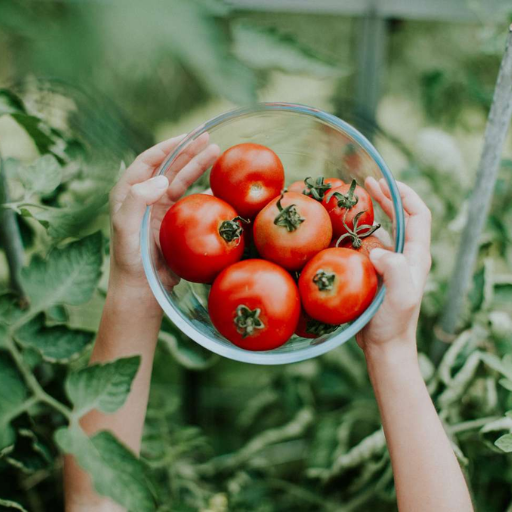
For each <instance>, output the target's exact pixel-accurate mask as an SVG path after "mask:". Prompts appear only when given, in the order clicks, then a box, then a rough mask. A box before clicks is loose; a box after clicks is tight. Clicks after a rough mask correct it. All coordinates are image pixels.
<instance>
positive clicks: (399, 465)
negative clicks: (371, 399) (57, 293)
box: [64, 138, 473, 512]
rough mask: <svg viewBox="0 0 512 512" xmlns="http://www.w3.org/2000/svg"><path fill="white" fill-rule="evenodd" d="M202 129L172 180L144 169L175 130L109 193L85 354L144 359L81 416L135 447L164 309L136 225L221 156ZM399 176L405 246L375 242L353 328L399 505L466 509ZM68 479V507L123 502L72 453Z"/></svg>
mask: <svg viewBox="0 0 512 512" xmlns="http://www.w3.org/2000/svg"><path fill="white" fill-rule="evenodd" d="M205 139H206V140H203V141H202V142H201V144H197V145H196V147H195V149H194V151H189V152H188V153H187V154H186V155H184V156H183V158H182V159H181V163H180V165H179V166H177V167H176V174H175V175H174V176H171V177H170V179H169V182H170V185H169V183H164V182H162V181H161V180H158V181H149V179H150V178H151V176H152V175H153V174H154V172H155V170H156V168H157V167H158V165H159V164H160V163H161V162H162V161H163V159H164V158H165V157H166V156H167V155H168V154H169V153H170V152H171V151H172V150H173V148H174V147H175V146H176V144H177V143H178V142H179V138H178V139H170V140H169V141H165V142H163V143H161V144H159V145H158V146H156V147H154V148H151V149H149V150H148V151H146V152H145V153H143V155H141V156H139V157H138V158H137V160H136V161H135V162H134V163H133V164H132V165H131V166H130V167H129V168H128V169H127V170H126V172H125V174H124V175H123V177H122V178H121V180H120V182H119V184H118V185H117V186H116V188H115V189H114V191H113V193H112V195H111V204H112V216H113V236H112V245H111V247H112V259H111V270H110V281H109V289H108V294H107V300H106V303H105V308H104V312H103V318H102V321H101V326H100V331H99V333H98V338H97V340H96V345H95V348H94V352H93V356H92V359H91V362H97V361H110V360H113V359H116V358H118V357H123V356H129V355H133V354H139V355H141V357H142V367H141V369H140V370H139V373H138V375H137V377H136V379H135V381H134V383H133V386H132V391H131V394H130V396H129V398H128V400H127V402H126V403H125V405H124V406H123V407H122V408H121V409H120V410H119V411H117V412H116V413H114V414H110V415H105V414H100V413H98V412H96V411H93V412H91V413H89V414H88V415H86V416H85V418H84V419H83V420H82V426H83V428H84V429H85V431H86V432H87V433H89V434H92V433H93V432H95V431H97V430H104V429H107V430H110V431H111V432H113V433H114V434H115V435H116V436H118V437H120V438H121V439H122V440H123V441H124V443H125V444H126V445H127V446H129V447H130V448H131V449H132V450H133V451H134V452H136V453H138V451H139V449H140V440H141V433H142V427H143V424H144V416H145V413H146V407H147V398H148V392H149V384H150V376H151V367H152V362H153V356H154V349H155V345H156V340H157V336H158V330H159V327H160V322H161V317H162V312H161V310H160V308H159V306H158V304H157V302H156V301H155V299H154V298H153V296H152V293H151V290H150V289H149V286H148V285H147V282H146V278H145V276H144V271H143V268H142V262H141V258H140V246H139V230H140V225H141V221H142V217H143V215H144V211H145V208H146V205H148V204H152V203H154V202H155V201H157V200H158V199H159V198H161V197H165V198H166V200H167V198H169V199H168V200H169V201H170V202H171V201H172V199H171V198H173V197H174V198H175V199H174V201H175V200H177V199H178V198H179V197H180V196H181V195H182V194H183V193H184V191H185V190H186V188H187V187H188V186H189V185H190V184H191V183H193V182H194V181H195V179H197V177H198V176H199V175H201V173H202V172H204V170H205V169H206V168H207V167H208V165H210V164H208V162H209V161H211V160H212V159H213V160H215V159H216V158H217V156H218V153H219V150H218V148H216V147H215V146H208V140H207V138H205ZM194 153H196V154H197V156H195V157H194ZM192 157H194V158H193V160H192V161H190V159H191V158H192ZM188 161H189V162H188ZM160 184H161V185H163V186H160ZM365 185H366V187H367V189H368V191H369V192H370V193H371V195H372V197H373V199H374V200H375V201H377V202H378V203H379V204H380V205H381V207H382V208H383V209H384V211H385V212H386V213H388V215H390V216H392V212H393V210H392V203H391V201H390V199H389V191H388V190H387V187H386V185H385V184H384V183H378V182H376V181H375V180H373V179H369V180H367V181H366V183H365ZM398 186H399V189H400V194H401V195H402V201H403V204H404V208H405V211H406V215H407V230H406V241H405V252H404V254H403V255H402V254H394V253H392V252H390V251H386V250H379V249H375V250H373V251H372V253H371V260H372V262H373V264H374V266H375V268H376V270H377V272H378V273H379V274H380V275H381V276H382V278H383V280H384V283H385V285H386V289H387V293H386V296H385V299H384V302H383V304H382V306H381V308H380V309H379V311H378V312H377V314H376V315H375V316H374V317H373V319H372V320H371V322H370V323H369V324H368V325H367V326H366V327H365V329H364V330H363V331H362V332H360V333H359V334H358V336H357V342H358V344H359V346H360V347H361V348H362V349H363V351H364V354H365V357H366V361H367V365H368V371H369V374H370V378H371V382H372V384H373V387H374V390H375V396H376V398H377V402H378V405H379V409H380V412H381V417H382V423H383V425H384V432H385V435H386V439H387V442H388V447H389V452H390V456H391V462H392V465H393V472H394V476H395V485H396V490H397V499H398V507H399V510H400V512H453V511H457V512H472V511H473V507H472V504H471V500H470V497H469V492H468V489H467V486H466V483H465V481H464V477H463V475H462V471H461V469H460V467H459V465H458V463H457V460H456V458H455V455H454V453H453V450H452V448H451V445H450V442H449V440H448V437H447V436H446V433H445V431H444V429H443V425H442V423H441V421H440V419H439V417H438V415H437V413H436V410H435V408H434V406H433V404H432V400H431V399H430V396H429V394H428V391H427V388H426V386H425V383H424V382H423V379H422V377H421V373H420V369H419V365H418V359H417V351H416V337H415V333H416V327H417V320H418V314H419V310H420V304H421V298H422V295H423V289H424V287H425V282H426V279H427V276H428V272H429V269H430V212H429V210H428V208H427V207H426V206H425V204H424V203H423V202H422V200H421V199H420V198H419V197H418V196H417V194H416V193H415V192H414V191H412V190H411V189H410V188H409V187H407V186H405V185H403V184H399V185H398ZM164 213H165V212H162V217H163V214H164ZM160 220H161V219H160ZM157 227H158V226H157ZM156 235H158V229H156ZM64 484H65V495H66V510H67V511H68V512H82V511H90V510H94V511H100V512H101V511H118V510H122V509H121V508H119V507H118V506H117V505H115V504H113V503H112V502H111V501H110V500H106V499H104V498H102V497H99V496H98V495H97V494H96V493H95V492H94V490H93V489H92V487H91V484H90V478H89V476H88V475H87V474H86V473H84V472H83V471H81V470H80V469H79V468H78V466H76V464H75V463H74V461H73V459H72V458H71V457H67V458H66V460H65V464H64Z"/></svg>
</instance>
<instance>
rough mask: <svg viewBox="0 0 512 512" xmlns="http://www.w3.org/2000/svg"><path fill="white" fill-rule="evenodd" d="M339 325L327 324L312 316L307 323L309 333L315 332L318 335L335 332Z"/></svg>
mask: <svg viewBox="0 0 512 512" xmlns="http://www.w3.org/2000/svg"><path fill="white" fill-rule="evenodd" d="M338 327H339V325H332V324H326V323H324V322H320V321H319V320H315V319H314V318H312V319H311V320H308V322H307V323H306V332H307V333H308V334H315V335H316V336H323V335H324V334H330V333H331V332H334V331H335V330H336V329H337V328H338Z"/></svg>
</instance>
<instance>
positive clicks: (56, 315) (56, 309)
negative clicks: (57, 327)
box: [45, 304, 69, 324]
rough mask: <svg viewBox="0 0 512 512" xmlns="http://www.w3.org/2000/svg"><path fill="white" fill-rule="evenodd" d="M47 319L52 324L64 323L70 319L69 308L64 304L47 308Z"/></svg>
mask: <svg viewBox="0 0 512 512" xmlns="http://www.w3.org/2000/svg"><path fill="white" fill-rule="evenodd" d="M45 313H46V319H47V321H48V322H49V323H51V324H64V323H66V322H67V321H68V320H69V314H68V311H67V309H66V308H65V307H64V306H62V305H59V304H57V305H55V306H52V307H50V308H48V309H47V310H46V312H45Z"/></svg>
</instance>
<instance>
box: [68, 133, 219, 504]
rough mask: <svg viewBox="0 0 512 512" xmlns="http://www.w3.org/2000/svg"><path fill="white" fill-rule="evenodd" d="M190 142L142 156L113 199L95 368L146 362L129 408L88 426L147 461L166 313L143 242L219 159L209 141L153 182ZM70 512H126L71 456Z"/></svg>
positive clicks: (94, 418)
mask: <svg viewBox="0 0 512 512" xmlns="http://www.w3.org/2000/svg"><path fill="white" fill-rule="evenodd" d="M181 139H182V137H176V138H174V139H170V140H167V141H164V142H162V143H160V144H158V145H157V146H154V147H153V148H151V149H149V150H147V151H146V152H144V153H143V154H142V155H140V156H139V157H138V158H137V159H136V160H135V161H134V163H133V164H132V165H131V166H130V167H129V168H128V169H127V170H126V171H125V173H124V174H123V176H122V178H121V179H120V180H119V183H118V184H117V185H116V186H115V187H114V189H113V190H112V193H111V196H110V203H111V217H112V242H111V265H110V278H109V286H108V293H107V298H106V301H105V307H104V309H103V315H102V318H101V323H100V328H99V331H98V337H97V339H96V343H95V346H94V350H93V353H92V356H91V361H90V363H98V362H106V361H112V360H114V359H118V358H120V357H128V356H132V355H140V356H141V365H140V368H139V371H138V373H137V376H136V377H135V379H134V381H133V384H132V389H131V392H130V395H129V397H128V399H127V401H126V403H125V404H124V406H123V407H122V408H121V409H120V410H119V411H117V412H116V413H114V414H103V413H100V412H98V411H91V412H90V413H88V414H87V415H85V416H84V417H83V418H82V420H81V426H82V428H83V429H84V431H85V432H86V433H87V434H89V435H92V434H94V433H95V432H96V431H99V430H109V431H111V432H112V433H113V434H115V435H116V437H118V438H119V439H120V440H121V441H122V442H123V443H124V444H125V445H126V446H128V447H129V448H131V449H132V450H133V451H134V452H135V453H139V451H140V444H141V438H142V429H143V426H144V418H145V416H146V408H147V403H148V396H149V386H150V381H151V372H152V367H153V357H154V353H155V347H156V342H157V338H158V332H159V330H160V323H161V321H162V311H161V309H160V307H159V305H158V303H157V302H156V300H155V299H154V297H153V294H152V293H151V290H150V288H149V285H148V283H147V280H146V277H145V275H144V270H143V268H142V260H141V255H140V246H139V234H140V225H141V222H142V217H143V215H144V212H145V210H146V207H147V206H148V205H150V204H153V203H155V202H156V201H158V200H159V199H161V198H164V199H163V201H167V204H166V206H167V207H170V206H171V205H172V203H173V201H175V200H177V199H178V198H179V197H180V196H181V195H182V194H183V193H184V192H185V190H186V189H187V188H188V186H190V185H191V184H192V183H193V182H194V181H195V180H196V179H197V178H198V177H199V176H200V175H201V174H202V173H203V172H204V171H205V170H206V169H207V168H208V167H209V166H210V165H211V164H212V163H213V161H215V159H216V158H217V156H218V153H219V149H218V147H217V146H215V145H211V144H210V145H209V144H208V136H207V135H206V134H205V135H203V136H201V137H200V138H199V139H198V140H197V141H196V142H194V143H192V144H191V145H190V149H189V150H187V152H188V153H187V154H184V155H183V156H180V168H179V169H175V170H174V172H173V175H172V176H169V178H164V177H157V178H153V179H151V176H152V175H153V174H154V172H155V170H156V169H157V167H158V166H159V165H160V164H161V163H162V161H163V160H164V158H165V157H166V156H167V155H168V154H169V153H170V152H171V151H172V150H173V149H174V148H175V147H176V146H177V145H178V143H179V142H180V140H181ZM64 488H65V501H66V510H67V511H68V512H82V511H90V510H95V511H102V510H105V511H109V512H110V511H117V510H122V508H121V507H119V506H118V505H116V504H115V503H113V502H112V501H111V500H109V499H107V498H104V497H101V496H98V495H97V494H96V493H95V491H94V489H93V488H92V484H91V480H90V477H89V475H88V474H87V473H85V472H84V471H82V470H81V469H80V467H79V466H78V465H77V464H76V462H75V460H74V459H73V457H71V456H68V457H66V459H65V463H64Z"/></svg>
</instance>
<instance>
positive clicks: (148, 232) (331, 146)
mask: <svg viewBox="0 0 512 512" xmlns="http://www.w3.org/2000/svg"><path fill="white" fill-rule="evenodd" d="M204 132H208V133H209V135H210V142H213V143H216V144H218V145H219V147H220V149H221V151H225V150H226V149H228V148H229V147H231V146H234V145H236V144H240V143H243V142H254V143H258V144H262V145H264V146H268V147H269V148H271V149H272V150H273V151H275V152H276V153H277V155H278V156H279V158H280V159H281V161H282V162H283V165H284V169H285V174H286V185H289V184H290V183H292V182H293V181H296V180H303V179H304V178H306V177H308V176H312V177H313V178H315V177H317V176H325V177H326V178H327V177H339V178H341V179H343V180H344V181H345V182H347V183H349V182H350V181H351V179H352V178H354V179H356V180H357V183H358V184H359V185H360V186H364V183H365V179H366V178H367V177H370V176H373V177H374V178H376V179H377V180H379V179H381V178H384V179H385V180H386V182H387V184H388V185H389V189H390V191H391V196H392V200H393V209H394V215H393V219H389V218H388V216H387V215H386V214H385V213H384V212H383V211H382V209H381V208H380V207H379V205H378V204H376V203H375V221H376V222H379V223H380V224H381V226H382V227H381V228H380V229H379V230H377V232H376V234H378V233H379V232H380V237H381V238H382V237H384V238H387V241H386V242H387V245H389V246H391V247H394V249H395V251H397V252H402V250H403V245H404V228H405V220H404V212H403V209H402V203H401V199H400V194H399V192H398V189H397V186H396V183H395V180H394V179H393V176H392V174H391V172H390V170H389V169H388V167H387V166H386V164H385V163H384V160H383V159H382V157H381V156H380V155H379V153H378V152H377V150H376V149H375V148H374V147H373V145H372V144H371V143H370V142H369V141H368V140H367V139H366V138H365V137H364V136H363V135H362V134H361V133H359V132H358V131H357V130H356V129H355V128H353V127H352V126H350V125H349V124H347V123H346V122H344V121H342V120H341V119H339V118H337V117H335V116H333V115H331V114H328V113H326V112H323V111H321V110H318V109H316V108H312V107H306V106H303V105H296V104H289V103H261V104H257V105H254V106H251V107H247V108H240V109H236V110H233V111H230V112H227V113H225V114H221V115H219V116H218V117H216V118H214V119H212V120H211V121H208V122H207V123H205V124H203V125H202V126H199V127H198V128H196V129H195V130H194V131H192V132H191V133H189V134H188V135H187V136H186V137H185V139H183V141H182V142H181V143H180V145H179V146H178V147H177V148H176V150H175V151H174V152H173V153H172V154H171V155H169V157H168V158H167V159H166V160H165V162H164V163H163V164H162V166H161V167H160V169H159V171H158V173H159V174H166V173H167V172H169V170H170V169H172V166H173V164H174V163H175V162H176V159H177V158H178V156H179V155H180V153H181V152H182V151H183V150H184V149H185V148H186V147H187V146H188V145H189V144H190V143H191V142H192V141H194V140H195V139H197V137H199V136H200V135H201V134H203V133H204ZM208 183H209V170H208V172H207V173H206V174H205V175H204V176H203V177H202V178H201V180H200V182H199V183H198V184H196V185H197V186H196V187H195V189H194V191H196V192H197V191H199V190H201V189H202V190H204V189H207V188H208V187H209V184H208ZM152 208H153V207H149V208H148V209H147V211H146V214H145V216H144V220H143V224H142V231H141V250H142V259H143V264H144V269H145V272H146V275H147V278H148V281H149V284H150V286H151V289H152V291H153V293H154V295H155V297H156V299H157V300H158V302H159V303H160V306H161V307H162V308H163V310H164V312H165V314H166V315H167V316H168V317H169V318H170V319H171V320H172V321H173V322H174V324H176V326H177V327H178V328H179V329H180V330H181V331H182V332H183V333H185V334H186V335H187V336H189V337H190V338H191V339H192V340H194V341H195V342H197V343H199V344H200V345H202V346H203V347H205V348H207V349H209V350H211V351H212V352H215V353H217V354H220V355H221V356H224V357H228V358H230V359H234V360H236V361H242V362H245V363H254V364H285V363H294V362H298V361H304V360H305V359H310V358H312V357H316V356H318V355H320V354H323V353H325V352H328V351H329V350H332V349H333V348H335V347H338V346H339V345H341V344H342V343H345V342H346V341H348V340H349V339H351V338H352V337H353V336H354V335H355V334H356V333H358V332H359V331H360V330H361V329H362V328H363V327H364V326H365V325H366V324H367V323H368V321H369V320H370V319H371V318H372V316H373V315H374V314H375V313H376V311H377V309H378V308H379V306H380V305H381V303H382V301H383V299H384V293H385V290H384V287H383V286H382V285H379V290H378V292H377V294H376V296H375V298H374V300H373V302H372V303H371V305H370V306H369V307H368V309H367V310H366V311H365V312H364V313H363V314H362V315H361V316H360V317H359V318H357V319H356V320H354V321H353V322H351V323H349V324H346V325H342V326H340V327H339V328H338V329H337V330H336V331H335V332H333V333H331V334H327V335H324V336H322V337H320V338H316V339H306V338H300V337H297V336H294V337H292V338H291V339H290V340H289V341H288V342H287V343H286V344H284V345H283V346H281V347H279V348H277V349H274V350H269V351H264V352H253V351H247V350H244V349H241V348H238V347H237V346H235V345H233V344H232V343H230V342H229V341H228V340H226V339H225V338H224V337H223V336H221V335H220V334H219V333H218V332H217V331H216V330H215V328H214V327H213V325H212V323H211V321H210V318H209V316H208V309H207V299H208V292H209V288H210V287H209V286H207V285H202V284H194V283H189V282H187V281H184V280H181V282H180V283H179V284H178V285H177V286H175V287H174V288H172V287H170V286H169V285H168V284H167V283H169V274H168V272H169V271H168V270H167V268H166V267H165V265H161V264H159V262H161V261H162V256H161V254H160V246H159V241H158V236H155V233H158V228H159V226H156V223H158V222H159V221H158V220H157V219H155V218H153V219H152V215H151V213H152Z"/></svg>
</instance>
